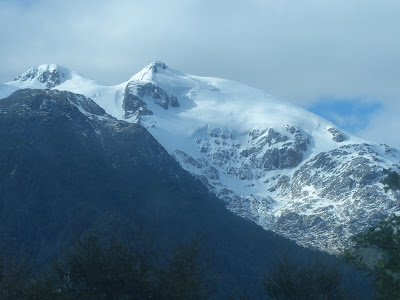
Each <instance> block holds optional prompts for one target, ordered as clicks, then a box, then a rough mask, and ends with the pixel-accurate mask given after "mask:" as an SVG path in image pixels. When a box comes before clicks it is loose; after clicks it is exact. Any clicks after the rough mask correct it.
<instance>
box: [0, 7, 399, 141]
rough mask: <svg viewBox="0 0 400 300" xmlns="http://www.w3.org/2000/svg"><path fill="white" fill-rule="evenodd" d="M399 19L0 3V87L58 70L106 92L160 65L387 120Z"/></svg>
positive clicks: (378, 11) (298, 10)
mask: <svg viewBox="0 0 400 300" xmlns="http://www.w3.org/2000/svg"><path fill="white" fill-rule="evenodd" d="M399 13H400V1H395V0H381V1H374V0H363V1H361V0H347V1H344V0H336V1H320V0H304V1H296V0H280V1H275V0H248V1H240V0H233V1H211V0H191V1H183V0H169V1H162V0H148V1H138V0H133V1H128V0H115V1H104V0H98V1H94V0H86V1H83V0H80V1H77V0H71V1H56V0H52V1H50V0H38V1H19V2H18V1H2V0H0V43H1V47H0V66H1V68H0V82H5V81H8V80H10V79H12V78H13V77H14V76H16V75H18V74H20V73H22V72H23V71H25V70H26V69H28V68H30V67H32V66H35V65H38V64H41V63H58V64H61V65H65V66H67V67H70V68H73V69H76V70H78V71H79V72H81V73H83V74H84V75H87V76H89V77H93V78H96V79H99V80H101V81H104V82H107V83H110V84H111V83H118V82H121V81H123V80H126V79H127V78H129V77H130V76H131V75H133V74H134V73H136V72H137V71H138V70H140V69H141V68H142V67H143V66H145V65H146V64H148V63H149V62H151V61H154V60H163V61H165V62H166V63H167V64H168V65H170V66H171V67H174V68H177V69H180V70H182V71H184V72H188V73H192V74H198V75H204V76H217V77H224V78H230V79H233V80H236V81H240V82H244V83H246V84H249V85H252V86H255V87H258V88H261V89H264V90H267V91H268V92H270V93H271V94H273V95H275V96H276V97H278V98H282V99H286V100H289V101H292V102H295V103H298V104H300V105H309V104H310V103H312V102H313V101H315V100H316V99H320V98H322V97H326V98H344V99H355V98H356V99H367V100H370V99H373V100H374V101H381V102H382V105H383V107H384V109H388V110H390V111H391V112H390V113H389V114H395V113H394V112H393V109H399V108H398V107H394V106H393V103H395V102H396V101H397V99H398V98H399V96H400V85H399V83H398V81H399V78H400V68H399V67H398V66H399V65H400V56H399V55H398V53H400V39H399V38H398V28H400V18H398V15H399ZM398 113H400V109H399V110H397V114H398ZM384 116H385V112H384V111H383V112H381V113H380V114H379V115H377V116H376V117H375V118H376V120H377V121H375V123H374V122H373V123H371V125H370V126H375V125H373V124H386V123H387V122H388V120H389V119H390V118H387V119H384ZM379 118H382V119H379ZM378 119H379V120H378ZM387 126H389V124H387ZM371 130H372V129H371ZM376 130H377V129H376ZM399 140H400V138H399Z"/></svg>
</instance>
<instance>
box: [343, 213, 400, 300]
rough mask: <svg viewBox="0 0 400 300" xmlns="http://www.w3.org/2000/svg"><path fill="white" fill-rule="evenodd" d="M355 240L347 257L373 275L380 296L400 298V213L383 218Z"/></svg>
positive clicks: (383, 297) (346, 254) (380, 297)
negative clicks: (399, 214)
mask: <svg viewBox="0 0 400 300" xmlns="http://www.w3.org/2000/svg"><path fill="white" fill-rule="evenodd" d="M352 240H353V242H354V246H353V247H352V248H350V249H348V250H347V251H346V252H345V257H346V260H347V261H348V262H350V263H352V264H354V265H356V266H357V267H358V268H359V269H362V270H364V271H366V272H367V274H368V275H372V276H373V278H374V288H375V291H376V298H377V299H400V216H396V215H393V216H391V217H390V218H388V219H386V220H382V221H381V222H379V223H378V224H377V225H375V226H372V227H370V228H369V229H368V230H367V231H365V232H362V233H359V234H357V235H356V236H354V237H353V239H352ZM367 254H369V255H367Z"/></svg>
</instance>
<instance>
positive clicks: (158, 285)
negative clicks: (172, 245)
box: [27, 236, 213, 300]
mask: <svg viewBox="0 0 400 300" xmlns="http://www.w3.org/2000/svg"><path fill="white" fill-rule="evenodd" d="M141 250H142V251H139V250H138V249H136V250H133V248H132V247H129V246H128V245H127V244H126V243H125V242H122V241H119V240H115V239H112V240H109V241H106V242H104V241H100V240H99V239H98V238H96V237H95V236H87V237H85V238H83V239H81V240H79V241H78V242H77V243H76V245H75V246H74V247H73V248H72V250H70V251H69V252H67V253H66V254H65V255H64V256H63V257H62V259H60V260H59V261H57V262H56V263H55V264H54V265H53V266H52V267H51V268H50V269H49V270H47V271H46V272H45V274H44V275H42V276H41V277H40V278H37V279H36V280H35V281H34V283H33V284H31V285H30V286H29V288H28V289H27V290H28V296H27V299H32V300H36V299H38V300H39V299H121V300H122V299H206V298H207V297H208V296H210V295H212V293H213V290H212V289H211V288H210V287H209V285H208V283H209V280H208V271H207V269H206V268H205V263H204V261H203V260H202V259H201V247H200V246H199V244H198V242H197V241H196V240H195V241H193V242H192V243H189V244H187V245H186V246H183V247H179V248H177V250H176V251H175V252H174V253H173V254H172V256H171V258H170V259H168V262H167V264H166V265H165V266H164V267H163V268H161V267H160V263H159V261H157V257H156V256H155V255H150V254H149V252H148V251H147V250H148V249H141Z"/></svg>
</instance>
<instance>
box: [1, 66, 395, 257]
mask: <svg viewBox="0 0 400 300" xmlns="http://www.w3.org/2000/svg"><path fill="white" fill-rule="evenodd" d="M51 66H52V65H50V66H46V67H38V68H37V69H44V70H54V71H53V72H56V70H58V69H60V70H66V69H65V68H62V67H51ZM32 70H36V69H35V68H34V69H32ZM29 72H30V73H29ZM63 72H64V73H65V74H67V75H66V76H64V77H62V76H61V75H59V76H58V77H62V78H63V79H62V80H61V79H60V80H50V81H49V80H47V81H46V80H44V82H41V81H40V79H39V77H37V76H36V77H33V78H31V77H30V75H29V76H25V75H22V76H21V77H18V78H17V80H15V81H12V82H9V83H7V84H6V85H7V86H9V87H13V88H21V87H24V88H26V87H29V85H30V82H32V87H37V86H36V83H37V81H40V82H41V84H43V85H45V86H47V87H51V88H53V89H58V90H65V91H70V92H73V93H77V94H83V95H85V96H86V97H88V98H91V99H93V100H94V101H95V102H96V103H97V104H98V105H99V106H101V107H102V108H103V109H104V110H105V111H106V112H107V113H108V114H110V115H112V116H113V117H115V118H117V119H119V120H124V121H127V122H129V123H137V124H141V125H143V126H144V127H146V128H147V130H148V131H149V132H150V133H151V134H152V135H153V136H154V137H155V138H156V140H157V141H158V142H159V143H160V144H161V145H162V146H163V147H164V148H165V149H166V150H167V151H168V153H170V154H171V155H173V156H174V157H175V159H176V160H177V161H178V162H179V163H180V164H181V166H182V167H183V168H184V169H185V170H187V171H189V172H190V173H191V174H193V175H195V176H196V177H197V178H199V179H200V180H202V181H203V183H204V184H205V185H206V186H207V187H208V189H209V191H211V192H212V193H214V194H215V195H216V196H217V197H218V198H219V199H221V200H223V201H224V203H225V205H226V207H227V208H228V209H229V210H231V211H232V212H234V213H235V214H237V215H239V216H242V217H245V218H248V219H250V220H252V221H254V222H255V223H257V224H259V225H261V226H262V227H263V228H265V229H270V230H273V231H274V232H276V233H279V234H280V235H283V236H285V237H288V238H290V239H292V240H295V241H296V242H298V243H299V244H302V245H306V246H309V247H315V248H318V249H322V250H325V251H328V252H336V251H337V249H339V248H341V247H345V246H346V245H347V243H348V241H349V238H350V237H351V236H352V235H353V234H355V233H357V232H359V231H361V230H362V229H363V228H364V227H365V226H369V225H373V224H375V223H376V222H377V221H379V220H381V219H382V218H384V217H386V216H387V215H389V214H392V213H394V212H398V211H400V206H399V203H400V202H399V200H400V194H399V193H398V192H389V193H385V191H384V189H383V185H382V184H381V180H382V178H383V174H382V170H383V169H386V168H392V169H393V170H396V171H399V170H400V164H399V162H400V153H399V152H398V150H396V149H393V148H390V147H388V146H386V145H379V144H376V143H372V142H369V141H365V140H363V139H360V138H357V137H355V136H353V135H351V134H349V133H347V132H345V131H343V130H342V129H340V128H338V127H337V126H335V125H334V124H332V123H330V122H328V121H326V120H324V119H323V118H321V117H319V116H316V115H314V114H312V113H310V112H308V111H306V110H304V109H301V108H299V107H296V106H294V105H292V104H289V103H285V102H283V101H279V100H276V99H274V98H273V97H272V96H270V95H268V94H267V93H265V92H263V91H260V90H257V89H254V88H251V87H248V86H246V85H243V84H240V83H236V82H233V81H229V80H224V79H218V78H209V77H200V76H193V75H188V74H185V73H182V72H180V71H177V70H174V69H171V68H169V67H167V66H166V65H165V63H162V62H154V63H152V64H150V65H148V66H146V67H145V68H144V69H143V70H142V71H140V72H139V73H137V74H136V75H134V76H132V77H131V78H130V79H129V80H128V81H126V82H123V83H121V84H119V85H116V86H107V85H105V84H101V83H98V82H96V81H93V80H90V79H86V78H83V77H82V76H76V75H74V76H72V75H71V76H69V75H68V74H76V72H74V71H69V70H68V71H63ZM28 73H29V74H36V73H35V72H34V71H28ZM24 74H26V73H24ZM37 74H39V73H37ZM38 76H40V75H38ZM25 77H27V78H30V79H29V80H25V81H23V83H22V81H21V80H22V79H23V78H25ZM56 77H57V76H56ZM43 78H44V77H43ZM46 78H50V77H49V76H47V77H46ZM28 83H29V84H28Z"/></svg>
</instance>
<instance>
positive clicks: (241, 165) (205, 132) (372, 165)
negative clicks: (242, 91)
mask: <svg viewBox="0 0 400 300" xmlns="http://www.w3.org/2000/svg"><path fill="white" fill-rule="evenodd" d="M285 130H286V133H285V134H284V133H280V132H278V131H277V130H275V129H273V128H268V129H263V130H260V129H255V130H252V131H250V132H248V133H247V134H246V133H243V132H242V133H237V132H231V131H230V130H228V129H221V128H204V129H202V130H199V131H198V132H197V133H196V134H195V135H194V138H195V144H196V147H197V148H198V154H199V155H198V158H194V157H191V156H190V155H188V154H187V153H185V152H183V151H176V158H177V160H178V161H180V162H181V164H182V165H183V166H184V168H185V169H187V170H189V171H190V172H191V173H193V174H195V175H196V176H198V177H199V178H200V179H201V180H202V181H203V182H204V183H205V184H206V185H207V186H208V187H209V189H210V190H212V191H213V192H214V193H215V194H216V195H217V196H218V197H219V198H221V199H222V200H224V202H225V203H226V205H227V207H228V208H229V209H230V210H232V211H233V212H235V213H237V214H238V215H240V216H243V217H246V218H249V219H251V220H253V221H255V222H256V223H258V224H260V225H262V226H263V227H264V228H267V229H272V230H273V231H275V232H277V233H279V234H281V235H284V236H286V237H289V238H291V239H294V240H296V241H297V242H298V243H300V244H302V245H305V246H309V247H315V248H318V249H323V250H325V251H328V252H336V251H337V250H338V249H340V248H343V247H346V246H347V245H348V242H349V240H350V237H351V236H352V235H354V234H356V233H357V232H359V231H360V230H361V229H362V228H364V227H365V226H369V225H372V224H374V223H376V222H378V221H379V220H381V219H382V218H384V217H385V216H387V215H390V214H392V213H394V212H398V211H400V193H398V192H390V193H385V192H384V190H383V185H382V184H381V183H380V181H381V180H382V178H383V176H384V175H383V173H382V170H383V169H384V168H388V167H391V168H394V169H399V166H400V164H399V163H398V162H399V153H398V151H397V150H395V149H393V148H390V147H387V146H385V145H380V146H379V145H370V144H349V145H344V146H342V147H339V148H337V149H334V150H332V151H328V152H321V153H319V154H317V155H315V156H312V157H307V150H308V148H309V147H310V146H311V145H312V139H313V137H312V136H309V135H307V134H305V133H303V132H302V131H301V130H299V129H296V128H295V127H293V126H286V127H285ZM335 136H336V137H340V136H342V137H344V135H342V134H340V132H338V131H337V132H335ZM338 142H339V140H338ZM393 162H397V164H393ZM232 178H234V179H232ZM232 180H233V181H234V182H236V183H239V185H232V183H231V182H232ZM260 185H261V186H263V187H264V188H260ZM251 190H253V191H254V193H249V191H251Z"/></svg>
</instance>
